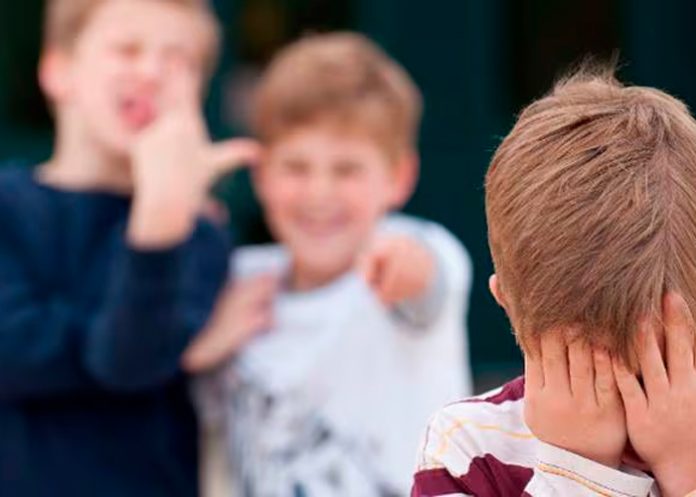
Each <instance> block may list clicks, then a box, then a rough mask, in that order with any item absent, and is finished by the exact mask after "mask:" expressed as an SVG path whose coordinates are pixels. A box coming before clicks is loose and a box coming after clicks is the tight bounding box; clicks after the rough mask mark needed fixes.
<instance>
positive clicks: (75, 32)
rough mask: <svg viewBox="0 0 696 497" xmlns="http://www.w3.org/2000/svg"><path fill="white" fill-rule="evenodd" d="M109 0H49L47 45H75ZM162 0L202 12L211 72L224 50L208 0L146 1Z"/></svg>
mask: <svg viewBox="0 0 696 497" xmlns="http://www.w3.org/2000/svg"><path fill="white" fill-rule="evenodd" d="M108 1H109V0H46V10H45V15H44V46H46V47H48V46H57V47H60V48H67V49H70V48H72V46H73V44H74V43H75V40H76V39H77V37H78V36H79V35H80V33H81V32H82V30H83V29H84V28H85V26H86V25H87V22H88V21H89V19H90V16H91V15H92V14H93V13H94V11H95V10H96V8H97V7H99V6H100V5H103V4H104V3H106V2H108ZM142 1H160V2H166V3H169V4H172V5H177V6H181V7H184V8H188V9H191V11H192V12H194V13H195V14H197V15H199V16H200V18H201V20H202V21H203V23H204V27H205V30H206V32H207V34H208V35H209V37H210V39H209V40H207V42H208V45H209V48H208V49H207V51H206V54H205V57H206V58H205V60H204V67H205V68H206V70H207V71H208V72H209V73H212V71H213V68H214V67H215V65H216V63H217V58H218V55H219V51H220V38H221V35H220V27H219V24H218V21H217V19H216V17H215V15H214V14H213V12H212V10H211V8H210V6H209V4H208V2H207V1H206V0H142Z"/></svg>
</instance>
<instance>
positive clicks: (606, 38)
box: [0, 0, 696, 391]
mask: <svg viewBox="0 0 696 497" xmlns="http://www.w3.org/2000/svg"><path fill="white" fill-rule="evenodd" d="M214 4H215V7H216V9H217V12H218V14H219V16H220V18H221V20H222V23H223V28H224V35H225V45H224V55H223V59H222V63H221V64H220V67H219V70H218V72H217V74H216V76H215V77H214V79H213V82H212V86H211V92H210V96H209V99H208V101H207V104H206V113H207V117H208V119H209V124H210V128H211V132H212V133H213V135H214V136H218V137H223V136H229V135H242V134H245V132H246V112H247V107H248V101H249V99H248V97H249V92H250V90H251V88H252V87H253V84H254V81H255V78H256V76H257V75H258V73H259V71H260V70H261V69H262V68H263V67H264V66H265V64H266V63H267V62H268V60H269V58H270V57H271V56H272V55H273V54H274V52H275V51H276V50H277V49H278V48H280V47H282V46H283V45H284V44H286V43H287V42H289V41H291V40H294V39H296V38H297V37H299V36H301V35H303V34H305V33H311V32H323V31H330V30H336V29H350V30H357V31H361V32H363V33H365V34H367V35H369V36H371V37H372V38H374V39H375V40H376V41H377V42H378V43H380V44H381V45H382V46H383V47H384V48H385V49H386V50H387V51H388V52H389V53H390V54H391V55H393V56H394V57H396V58H397V59H398V60H399V61H400V62H401V63H403V64H404V66H405V67H406V68H407V69H408V70H409V71H410V73H411V74H412V76H413V77H414V78H415V80H416V82H417V83H418V84H419V86H420V88H421V90H422V91H423V93H424V96H425V102H426V113H425V120H424V123H423V127H422V133H421V140H420V149H421V155H422V172H421V181H420V184H419V187H418V190H417V192H416V194H415V196H414V197H413V199H412V201H411V202H410V203H409V205H408V206H407V208H406V211H407V212H409V213H412V214H415V215H419V216H424V217H427V218H431V219H433V220H435V221H438V222H440V223H442V224H444V225H445V226H446V227H447V228H449V229H450V230H451V231H452V232H454V233H455V234H456V235H457V236H458V237H459V238H460V240H462V242H463V243H464V244H465V245H466V247H467V249H468V250H469V253H470V254H471V256H472V258H473V260H474V267H475V282H474V289H473V294H472V298H471V310H470V314H469V318H468V319H469V330H470V344H471V357H472V362H473V366H474V374H475V379H476V386H477V390H478V391H482V390H483V389H486V388H488V387H490V386H492V385H494V384H496V383H499V382H500V381H501V380H504V379H507V378H509V377H511V376H513V375H516V374H518V373H519V372H521V358H520V356H519V353H518V352H517V348H516V346H515V342H514V339H513V337H512V334H511V332H510V327H509V325H508V322H507V320H506V319H505V316H504V314H503V313H502V312H501V311H500V310H499V309H498V308H497V306H496V305H495V303H494V301H493V299H492V298H491V297H490V296H489V295H488V290H487V279H488V275H489V274H490V272H491V263H490V258H489V255H488V248H487V241H486V227H485V218H484V206H483V176H484V174H485V170H486V167H487V165H488V161H489V159H490V155H491V153H492V151H493V150H494V149H495V147H496V145H497V143H498V142H499V141H500V139H501V137H502V136H504V135H505V134H506V133H507V131H508V129H509V128H510V126H511V125H512V123H513V120H514V116H515V115H516V113H517V112H519V111H520V110H521V108H522V107H523V106H524V105H525V104H526V103H528V102H529V101H530V100H531V99H533V98H535V97H538V96H540V95H542V94H543V93H544V92H545V91H546V90H547V89H548V88H549V86H550V85H551V84H552V82H553V81H554V79H555V78H557V77H558V76H559V75H560V74H562V73H563V72H564V71H565V70H567V68H568V67H570V66H572V65H573V63H576V62H578V61H580V60H582V59H583V57H584V56H586V55H588V54H591V55H595V56H597V57H598V58H599V59H609V58H611V57H612V56H613V55H615V54H618V57H619V62H620V72H619V73H620V77H621V78H622V79H623V80H624V81H629V82H632V83H635V84H642V85H650V86H656V87H659V88H662V89H664V90H667V91H668V92H670V93H672V94H674V95H676V96H678V97H679V98H681V99H683V100H685V101H686V102H687V103H688V104H690V105H691V106H692V107H693V106H695V105H696V68H695V67H694V60H696V36H694V34H693V31H694V24H693V23H694V19H696V2H690V1H679V0H663V1H658V0H623V1H621V0H582V1H581V0H567V1H565V0H430V1H426V0H215V1H214ZM42 10H43V1H42V0H23V1H21V2H20V1H18V0H0V32H2V33H3V42H2V43H1V44H0V167H2V164H6V163H8V162H9V161H12V160H15V159H22V160H24V161H26V160H30V161H38V160H41V159H43V158H45V157H46V156H47V155H48V154H49V152H50V146H51V134H52V128H51V122H50V119H49V115H48V113H47V110H46V107H45V105H44V101H43V99H42V97H41V95H40V93H39V90H38V87H37V85H36V78H35V67H36V63H37V58H38V53H39V46H40V32H41V18H42ZM218 193H219V195H220V196H221V197H222V198H223V199H224V200H225V201H226V202H227V203H228V204H229V207H230V212H231V215H232V221H233V223H232V225H233V226H234V234H235V237H236V238H237V240H238V242H239V243H256V242H263V241H267V240H268V233H267V232H266V229H265V227H264V224H263V220H262V218H261V216H260V212H259V210H258V207H257V205H256V203H255V199H254V196H253V193H252V191H251V189H250V186H249V181H248V176H247V175H245V174H244V173H242V174H239V175H237V176H235V177H234V178H231V179H229V180H227V181H225V182H224V183H223V184H222V185H220V188H219V191H218Z"/></svg>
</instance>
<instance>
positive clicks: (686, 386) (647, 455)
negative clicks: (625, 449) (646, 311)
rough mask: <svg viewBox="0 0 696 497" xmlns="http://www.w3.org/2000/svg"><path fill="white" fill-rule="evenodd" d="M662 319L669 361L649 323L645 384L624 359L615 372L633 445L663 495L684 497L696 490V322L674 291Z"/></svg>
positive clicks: (643, 349) (642, 357)
mask: <svg viewBox="0 0 696 497" xmlns="http://www.w3.org/2000/svg"><path fill="white" fill-rule="evenodd" d="M663 319H664V332H665V340H666V360H663V359H662V355H661V353H660V348H659V345H658V342H657V337H656V332H657V331H658V330H659V326H660V325H659V324H650V323H646V324H644V326H643V329H642V330H641V333H640V339H639V346H638V359H639V364H640V371H641V374H642V378H643V385H644V386H641V384H640V381H639V380H638V378H637V377H636V376H635V375H634V374H632V373H631V372H629V371H628V369H627V368H626V367H625V366H624V365H623V364H622V363H621V362H619V361H614V371H615V374H616V380H617V383H618V386H619V389H620V391H621V396H622V398H623V403H624V406H625V409H626V419H627V424H628V435H629V438H630V440H631V443H632V444H633V447H634V448H635V450H636V452H637V453H638V455H639V456H640V457H641V458H642V459H643V460H644V461H645V462H646V463H647V464H648V465H649V466H650V469H651V471H652V472H653V474H654V475H655V478H656V479H657V481H658V483H659V485H660V489H661V491H662V495H664V496H665V497H684V496H685V495H686V494H687V493H688V492H691V491H693V490H696V430H694V422H695V420H696V367H695V366H694V330H695V329H696V324H695V323H694V319H693V316H692V315H691V313H690V312H689V308H688V307H687V305H686V302H684V299H683V298H682V297H681V296H679V295H676V294H668V295H667V296H665V299H664V302H663ZM665 363H666V366H665Z"/></svg>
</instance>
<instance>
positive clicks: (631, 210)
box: [486, 70, 696, 363]
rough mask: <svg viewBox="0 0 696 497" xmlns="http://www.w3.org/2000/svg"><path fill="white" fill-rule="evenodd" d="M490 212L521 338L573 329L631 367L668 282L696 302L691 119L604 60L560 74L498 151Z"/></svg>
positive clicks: (489, 189) (490, 177) (504, 289)
mask: <svg viewBox="0 0 696 497" xmlns="http://www.w3.org/2000/svg"><path fill="white" fill-rule="evenodd" d="M486 211H487V218H488V226H489V242H490V246H491V252H492V255H493V259H494V263H495V267H496V272H497V274H498V279H499V283H500V290H501V293H502V294H503V295H504V298H505V303H506V308H507V311H508V314H509V316H510V319H511V321H512V324H513V326H514V327H515V330H516V332H517V335H518V338H519V340H520V341H521V344H522V346H523V348H524V347H528V346H529V345H530V339H533V338H535V337H538V336H539V334H541V333H544V332H547V331H549V330H551V329H558V328H563V327H575V328H579V329H580V330H581V332H582V334H583V335H584V336H585V337H586V339H587V340H588V341H590V342H591V343H593V344H595V345H601V346H605V347H607V348H608V349H609V350H610V351H612V352H613V353H615V354H617V355H619V356H621V357H623V358H624V360H626V361H627V362H629V363H630V362H631V350H632V349H631V348H632V343H633V337H634V334H635V332H636V325H637V323H638V321H639V320H640V319H641V318H642V317H645V316H654V317H659V316H660V313H661V310H660V309H661V302H662V296H663V294H664V293H665V291H667V290H674V291H677V292H679V293H681V294H682V295H683V296H684V298H685V299H686V301H687V303H688V305H689V307H690V308H691V310H692V312H694V311H696V122H695V121H694V120H693V118H692V117H691V116H690V115H689V112H688V110H687V108H686V107H685V105H684V104H683V103H682V102H680V101H679V100H677V99H675V98H673V97H671V96H669V95H667V94H665V93H663V92H661V91H658V90H655V89H652V88H643V87H631V86H623V85H622V84H621V83H619V82H618V81H617V80H616V79H615V78H614V77H613V71H610V70H582V71H580V72H578V73H576V74H574V75H572V76H570V77H568V78H566V79H564V80H562V81H560V82H559V83H558V84H557V85H556V87H555V88H554V89H553V91H552V92H551V93H550V94H549V95H547V96H546V97H544V98H542V99H540V100H538V101H536V102H534V103H532V104H531V105H530V106H529V107H527V108H526V109H525V110H524V111H523V112H522V114H521V115H520V117H519V119H518V121H517V123H516V125H515V127H514V128H513V130H512V131H511V132H510V134H509V135H508V136H507V137H506V138H505V140H504V141H503V143H502V144H501V145H500V147H499V148H498V150H497V152H496V154H495V156H494V158H493V161H492V163H491V166H490V169H489V171H488V174H487V178H486Z"/></svg>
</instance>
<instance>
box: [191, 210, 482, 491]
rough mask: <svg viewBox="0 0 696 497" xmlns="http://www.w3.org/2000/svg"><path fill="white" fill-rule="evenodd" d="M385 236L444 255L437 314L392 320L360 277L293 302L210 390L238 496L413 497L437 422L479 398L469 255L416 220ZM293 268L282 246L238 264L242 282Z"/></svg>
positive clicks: (283, 301)
mask: <svg viewBox="0 0 696 497" xmlns="http://www.w3.org/2000/svg"><path fill="white" fill-rule="evenodd" d="M378 233H380V234H386V233H397V234H401V235H409V236H413V237H415V238H417V239H418V240H420V241H422V242H423V243H424V244H425V245H426V246H427V247H428V248H429V249H430V250H432V252H433V254H434V255H435V258H436V261H437V265H438V274H439V278H441V280H442V281H441V284H442V285H441V289H440V291H439V294H438V295H437V296H438V300H437V302H434V304H435V306H436V307H435V311H436V312H435V313H430V315H429V317H428V319H427V320H426V322H419V321H418V319H414V318H411V317H410V313H409V311H413V310H416V311H418V312H420V311H419V310H418V307H419V305H422V303H420V304H417V303H413V306H412V309H409V307H408V305H406V306H402V307H401V308H399V309H396V310H394V309H388V308H386V307H385V306H384V305H382V304H381V303H380V302H379V300H378V299H377V298H376V296H375V295H374V294H373V292H372V291H371V290H370V289H369V288H368V286H367V285H366V284H365V282H364V281H363V280H362V279H361V278H360V277H359V276H358V275H357V274H354V273H348V274H345V275H343V276H342V277H340V278H338V279H337V280H335V281H334V282H332V283H331V284H329V285H327V286H325V287H322V288H319V289H316V290H313V291H309V292H302V293H292V292H281V293H280V294H279V295H278V296H277V298H276V301H275V303H274V322H275V327H274V328H273V329H272V330H269V331H268V332H267V333H264V334H262V335H261V336H259V337H258V338H256V339H255V340H254V341H253V342H252V343H251V344H250V345H248V346H247V347H246V348H245V349H244V350H243V351H242V352H241V353H240V354H239V355H238V357H237V358H236V359H235V360H234V362H233V363H231V364H230V365H229V367H228V368H227V369H226V370H225V371H223V372H221V373H220V375H219V376H218V377H217V378H216V379H215V380H214V383H216V387H214V388H207V389H206V388H203V390H202V391H203V392H206V390H207V392H208V393H204V395H207V396H208V397H210V396H211V395H215V394H211V392H217V395H218V398H217V399H207V401H206V399H204V402H203V403H202V405H203V406H206V405H207V406H209V407H207V408H206V407H204V409H215V408H214V407H210V406H214V405H216V404H217V405H218V406H221V413H222V414H223V418H224V420H225V426H226V428H225V433H226V437H227V438H228V443H229V449H230V459H231V461H230V466H231V467H230V469H231V471H232V472H233V474H234V481H235V484H236V487H237V493H235V494H233V495H235V496H245V497H247V496H248V497H252V496H253V497H341V496H345V497H378V496H379V497H387V496H389V497H391V496H404V497H405V496H407V495H408V493H409V489H410V485H411V475H412V474H413V467H414V464H415V455H416V453H417V450H418V445H419V440H420V437H421V435H422V432H423V429H424V427H425V426H426V424H427V420H428V417H429V415H430V414H432V412H433V411H435V410H436V409H438V408H439V407H441V406H442V405H443V404H444V403H447V402H449V401H451V400H455V399H459V398H461V397H462V396H465V395H469V394H470V393H471V376H470V366H469V362H468V350H467V340H466V329H465V325H464V323H465V318H466V311H467V303H468V299H469V290H470V286H471V279H472V270H471V263H470V260H469V258H468V256H467V254H466V252H465V251H464V249H463V247H462V246H461V244H460V243H459V242H458V241H457V240H456V239H455V238H454V237H453V236H452V235H451V234H450V233H448V232H447V231H446V230H445V229H444V228H442V227H440V226H438V225H436V224H434V223H431V222H426V221H422V220H417V219H414V218H410V217H406V216H390V217H388V218H387V219H386V220H385V221H384V222H383V223H382V224H381V226H380V227H379V229H378ZM289 265H290V260H289V256H288V254H287V252H286V251H285V250H284V249H283V247H282V246H280V245H267V246H255V247H247V248H241V249H239V250H238V251H237V252H236V253H235V254H234V256H233V272H234V277H235V278H238V279H244V278H247V277H251V276H254V275H260V274H264V273H273V274H276V275H282V274H284V273H287V271H288V270H289ZM431 307H432V305H431ZM421 314H422V312H421ZM426 314H427V312H426ZM415 323H419V324H415ZM220 385H222V388H220ZM220 396H221V398H220ZM221 399H222V402H220V400H221ZM204 414H205V413H204Z"/></svg>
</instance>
